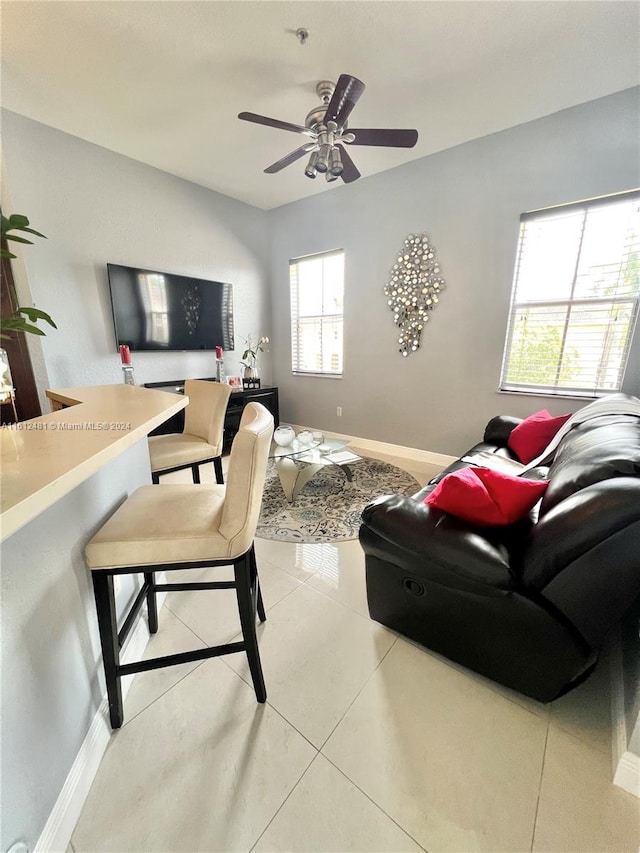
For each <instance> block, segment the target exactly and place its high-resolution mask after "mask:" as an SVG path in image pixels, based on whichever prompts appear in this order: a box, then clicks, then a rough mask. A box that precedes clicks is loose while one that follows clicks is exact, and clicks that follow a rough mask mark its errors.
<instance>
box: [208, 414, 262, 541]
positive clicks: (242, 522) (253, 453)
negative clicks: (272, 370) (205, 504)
mask: <svg viewBox="0 0 640 853" xmlns="http://www.w3.org/2000/svg"><path fill="white" fill-rule="evenodd" d="M272 436H273V417H272V415H271V413H270V412H269V411H268V409H266V408H265V407H264V406H263V405H262V403H247V405H246V406H245V407H244V411H243V413H242V420H241V421H240V429H239V430H238V432H237V434H236V437H235V438H234V439H233V445H232V447H231V456H230V459H229V470H228V472H227V485H226V492H225V500H224V509H223V511H222V520H221V522H220V533H221V534H222V535H223V536H224V537H225V538H226V539H228V540H229V541H230V544H231V553H233V554H243V553H244V552H245V551H248V550H249V548H250V547H251V544H252V543H253V537H254V535H255V532H256V527H257V525H258V516H259V514H260V504H261V503H262V492H263V489H264V481H265V477H266V473H267V460H268V458H269V448H270V447H271V438H272Z"/></svg>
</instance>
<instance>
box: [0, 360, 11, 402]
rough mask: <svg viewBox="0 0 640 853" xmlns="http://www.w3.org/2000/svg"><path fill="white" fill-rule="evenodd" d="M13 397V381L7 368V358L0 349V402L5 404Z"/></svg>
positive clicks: (9, 369)
mask: <svg viewBox="0 0 640 853" xmlns="http://www.w3.org/2000/svg"><path fill="white" fill-rule="evenodd" d="M12 397H13V379H12V378H11V368H10V367H9V356H8V355H7V351H6V350H5V349H2V348H0V402H2V403H6V402H7V400H10V399H11V398H12Z"/></svg>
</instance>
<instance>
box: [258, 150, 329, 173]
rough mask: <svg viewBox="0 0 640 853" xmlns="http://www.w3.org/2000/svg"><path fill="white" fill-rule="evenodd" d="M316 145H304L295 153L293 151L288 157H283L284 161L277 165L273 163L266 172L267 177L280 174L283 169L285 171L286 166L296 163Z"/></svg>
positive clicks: (279, 161)
mask: <svg viewBox="0 0 640 853" xmlns="http://www.w3.org/2000/svg"><path fill="white" fill-rule="evenodd" d="M315 147H316V146H315V145H311V144H309V145H302V146H301V147H300V148H296V150H295V151H292V152H291V154H287V156H286V157H283V158H282V160H278V162H277V163H272V164H271V165H270V166H267V168H266V169H265V170H264V171H265V173H266V174H267V175H274V174H275V173H276V172H279V171H280V170H281V169H284V168H285V166H290V165H291V164H292V163H295V162H296V160H299V159H300V158H301V157H304V155H305V154H306V153H307V152H308V151H309V150H310V149H311V148H315Z"/></svg>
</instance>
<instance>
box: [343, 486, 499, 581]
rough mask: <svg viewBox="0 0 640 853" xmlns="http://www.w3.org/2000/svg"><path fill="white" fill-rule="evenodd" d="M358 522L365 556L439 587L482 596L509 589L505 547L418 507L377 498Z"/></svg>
mask: <svg viewBox="0 0 640 853" xmlns="http://www.w3.org/2000/svg"><path fill="white" fill-rule="evenodd" d="M362 521H363V523H362V526H361V528H360V543H361V545H362V547H363V549H364V551H365V554H372V555H375V556H376V557H378V558H379V559H382V560H387V561H388V562H390V563H393V564H395V565H397V566H400V567H401V568H403V569H405V570H406V571H408V572H411V573H412V574H413V575H416V576H418V577H428V578H429V579H430V580H432V581H435V582H437V583H441V584H443V585H444V586H449V587H455V588H458V589H466V590H471V591H474V592H477V593H484V594H491V592H492V591H493V592H495V591H497V590H505V589H512V588H513V585H514V581H513V578H512V576H511V572H510V568H509V552H508V549H507V548H506V547H504V546H502V545H501V544H499V543H495V542H492V541H491V540H490V539H488V538H486V537H485V536H484V535H483V533H482V532H481V531H480V530H479V529H477V528H473V527H470V526H469V525H467V524H465V522H463V521H460V520H458V519H456V518H453V517H452V516H449V515H447V514H446V513H444V512H441V511H440V510H438V509H435V508H433V507H429V506H427V505H426V504H424V503H422V501H419V500H415V498H411V497H406V496H403V495H393V496H388V495H387V496H383V497H380V498H377V499H376V500H375V501H373V502H372V503H370V504H369V505H368V506H367V507H365V509H364V511H363V513H362Z"/></svg>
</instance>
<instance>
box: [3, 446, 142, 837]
mask: <svg viewBox="0 0 640 853" xmlns="http://www.w3.org/2000/svg"><path fill="white" fill-rule="evenodd" d="M150 480H151V473H150V468H149V453H148V450H147V442H146V439H145V440H143V441H142V442H139V443H138V444H136V445H134V447H132V448H130V449H129V450H127V451H126V452H125V453H124V454H123V455H122V456H121V457H119V458H118V459H116V460H114V461H113V462H111V463H109V464H108V465H106V466H105V467H104V468H102V469H101V470H100V471H99V472H98V473H97V474H94V475H93V476H92V477H90V478H89V479H88V480H87V481H86V482H84V483H82V484H81V485H80V486H78V487H77V488H76V489H74V490H73V491H72V492H71V493H70V494H68V495H66V496H65V497H64V498H62V499H61V500H60V501H58V502H57V503H56V504H55V505H54V506H53V507H51V508H50V509H48V510H46V511H45V512H43V513H41V514H40V515H39V516H38V517H37V518H35V519H34V520H33V521H32V522H30V523H29V524H27V525H26V526H25V527H23V528H21V529H20V530H18V531H17V532H16V533H14V534H13V536H10V537H9V538H8V539H6V540H5V541H4V542H3V543H2V574H1V576H0V594H1V601H2V626H1V633H0V648H1V656H2V674H1V682H0V684H1V705H0V713H1V715H2V727H1V749H2V753H1V779H0V783H1V786H2V826H1V832H0V850H3V851H4V850H8V849H9V847H10V846H11V845H12V844H13V843H15V842H16V841H18V840H21V841H25V842H26V843H27V845H28V846H29V849H30V850H33V848H34V845H35V843H36V841H37V840H38V838H39V836H40V834H41V832H42V830H43V828H44V825H45V822H46V820H47V818H48V817H49V815H50V813H51V810H52V809H53V806H54V804H55V802H56V799H57V797H58V794H59V793H60V790H61V789H62V786H63V784H64V782H65V780H66V778H67V775H68V774H69V770H70V769H71V765H72V764H73V761H74V760H75V758H76V755H77V754H78V750H79V749H80V746H81V744H82V741H83V740H84V738H85V735H86V734H87V731H88V729H89V726H90V724H91V722H92V720H93V718H94V716H95V714H96V711H97V709H98V707H99V705H100V702H101V701H102V697H103V695H104V693H105V685H104V677H103V672H102V659H101V654H100V640H99V638H98V627H97V621H96V615H95V603H94V600H93V590H92V586H91V578H90V575H89V571H88V570H87V568H86V565H85V562H84V546H85V545H86V543H87V541H88V540H89V539H90V538H91V536H92V535H93V533H94V532H95V531H96V530H97V529H98V528H99V527H100V526H101V524H103V523H104V521H106V519H107V518H108V517H109V516H110V515H111V514H112V513H113V511H114V510H115V509H116V507H117V506H118V505H119V504H120V503H121V502H122V501H123V500H124V499H125V498H126V497H127V494H128V493H129V492H131V491H133V490H134V489H135V488H137V486H139V485H143V484H146V483H149V482H150ZM133 581H134V579H133V578H124V579H123V583H122V588H121V591H120V593H119V595H118V602H117V603H118V611H119V612H120V613H122V612H123V609H124V607H125V606H126V604H127V602H128V601H129V600H130V599H131V597H132V594H133V585H132V582H133Z"/></svg>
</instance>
